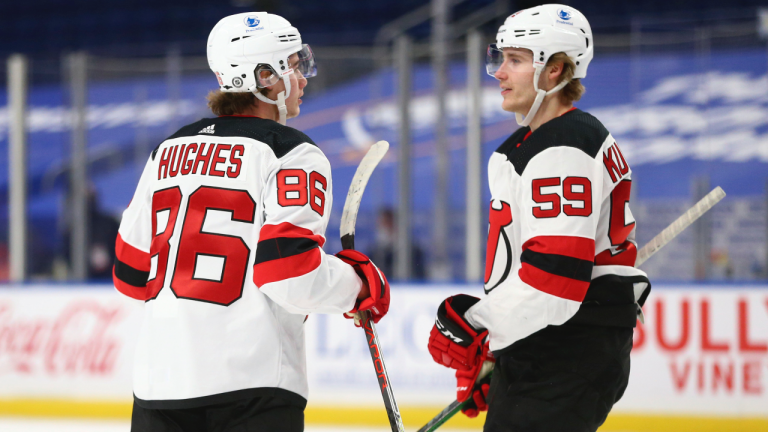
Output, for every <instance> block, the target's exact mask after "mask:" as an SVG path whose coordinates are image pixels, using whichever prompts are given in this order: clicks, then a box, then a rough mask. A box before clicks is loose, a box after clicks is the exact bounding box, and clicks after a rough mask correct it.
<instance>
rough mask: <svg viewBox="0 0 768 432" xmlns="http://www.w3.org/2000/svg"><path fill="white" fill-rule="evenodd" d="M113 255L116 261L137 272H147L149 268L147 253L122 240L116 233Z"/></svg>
mask: <svg viewBox="0 0 768 432" xmlns="http://www.w3.org/2000/svg"><path fill="white" fill-rule="evenodd" d="M115 255H116V256H117V259H118V260H120V261H122V262H124V263H125V264H128V265H129V266H131V267H133V268H135V269H136V270H139V271H145V272H148V271H149V270H150V268H151V266H152V265H151V264H150V256H149V253H147V252H143V251H141V250H139V249H137V248H135V247H133V246H131V245H130V244H128V243H126V242H125V240H123V237H122V236H121V235H120V233H117V241H116V242H115Z"/></svg>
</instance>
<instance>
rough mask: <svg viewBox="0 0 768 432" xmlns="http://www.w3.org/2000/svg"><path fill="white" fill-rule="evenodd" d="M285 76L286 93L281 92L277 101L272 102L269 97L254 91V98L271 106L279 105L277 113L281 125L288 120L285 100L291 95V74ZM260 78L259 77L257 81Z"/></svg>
mask: <svg viewBox="0 0 768 432" xmlns="http://www.w3.org/2000/svg"><path fill="white" fill-rule="evenodd" d="M292 73H293V72H291V73H289V74H285V75H283V82H284V83H285V91H281V92H280V93H278V94H277V100H272V99H270V98H268V97H266V96H265V95H264V94H263V93H261V92H260V91H258V89H257V90H255V91H253V94H254V96H256V99H258V100H260V101H262V102H265V103H268V104H270V105H277V112H278V118H279V120H278V121H279V122H280V124H281V125H285V122H286V119H287V117H288V108H287V107H286V106H285V100H286V99H288V96H290V95H291V74H292ZM258 78H259V77H258V76H257V79H258ZM273 85H274V84H273Z"/></svg>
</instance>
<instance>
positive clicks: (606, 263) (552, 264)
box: [429, 4, 650, 432]
mask: <svg viewBox="0 0 768 432" xmlns="http://www.w3.org/2000/svg"><path fill="white" fill-rule="evenodd" d="M593 46H594V43H593V40H592V32H591V30H590V27H589V23H588V22H587V19H586V18H585V17H584V15H582V14H581V13H580V12H579V11H577V10H576V9H574V8H571V7H568V6H563V5H555V4H549V5H543V6H537V7H534V8H531V9H526V10H522V11H520V12H517V13H515V14H513V15H511V16H509V17H508V18H507V19H506V21H505V22H504V25H502V26H501V28H500V29H499V31H498V34H497V36H496V43H495V44H492V45H490V46H489V47H488V56H487V62H486V64H487V71H488V73H489V74H490V75H493V76H494V77H496V79H497V80H498V81H499V86H500V88H501V96H502V98H503V100H502V107H503V108H504V109H505V110H506V111H510V112H514V113H516V117H517V121H518V123H519V124H520V126H521V127H520V128H519V129H518V130H517V131H515V132H514V133H513V134H512V136H510V137H509V138H508V139H507V140H506V141H505V142H504V143H503V144H502V145H501V146H500V147H499V148H498V149H497V150H496V152H495V153H494V154H493V155H492V156H491V159H490V162H489V164H488V180H489V186H490V190H491V198H492V199H491V208H490V218H489V219H490V228H489V233H488V244H487V254H486V267H485V293H486V295H485V297H484V298H483V299H482V300H481V299H478V298H475V297H472V296H468V295H456V296H453V297H450V298H448V299H446V300H445V301H444V302H443V303H442V304H441V305H440V307H439V309H438V313H437V319H436V321H435V326H434V327H433V329H432V332H431V334H430V339H429V351H430V353H431V354H432V356H433V357H434V360H435V361H436V362H438V363H440V364H443V365H445V366H448V367H451V368H454V369H457V372H456V377H457V382H458V383H457V396H458V399H459V400H462V401H463V400H469V403H468V404H467V406H466V408H465V409H464V410H463V411H464V413H465V414H467V415H469V416H470V417H474V416H476V415H477V412H478V411H481V410H485V409H487V410H488V416H487V418H486V422H485V429H484V430H485V431H494V432H495V431H515V432H530V431H542V432H549V431H557V432H565V431H595V430H596V429H597V428H598V427H599V426H600V425H601V424H602V423H603V422H604V421H605V419H606V416H607V415H608V413H609V412H610V410H611V408H612V406H613V404H614V403H616V401H618V400H619V399H620V398H621V396H622V394H623V392H624V390H625V388H626V386H627V381H628V378H629V354H630V350H631V348H632V334H633V330H632V329H633V327H634V326H635V324H636V320H637V317H638V314H639V313H641V310H640V308H639V305H642V304H643V302H644V301H645V298H646V296H647V295H648V292H649V291H650V283H649V281H648V278H647V276H646V275H645V273H643V272H642V271H640V270H638V269H636V268H634V265H635V258H636V255H637V249H636V243H635V222H634V219H633V218H632V213H631V212H630V210H629V199H630V196H629V195H630V189H631V182H632V180H631V175H632V172H631V170H630V168H629V165H627V161H626V160H625V158H624V156H622V153H621V150H620V149H619V146H618V144H617V143H616V140H615V139H614V138H613V137H612V136H611V134H610V133H609V132H608V131H607V130H606V128H605V127H604V126H603V125H602V124H601V123H600V122H599V121H598V120H597V119H596V118H595V117H593V116H591V115H589V114H588V113H586V112H583V111H580V110H578V109H576V108H574V107H573V102H574V101H577V100H578V99H579V98H580V96H581V94H582V93H583V91H584V88H583V86H582V85H581V83H580V79H581V78H584V77H585V76H586V74H587V67H588V66H589V62H590V61H591V60H592V55H593ZM491 353H492V354H491ZM494 359H495V362H496V363H495V369H494V371H493V375H492V378H491V379H490V385H489V384H488V382H487V381H481V382H480V383H478V384H477V385H475V380H476V378H477V377H478V374H479V371H480V367H481V365H482V363H483V362H484V361H493V360H494Z"/></svg>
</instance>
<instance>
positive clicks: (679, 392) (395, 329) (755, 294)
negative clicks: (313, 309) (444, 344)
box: [0, 285, 768, 418]
mask: <svg viewBox="0 0 768 432" xmlns="http://www.w3.org/2000/svg"><path fill="white" fill-rule="evenodd" d="M460 292H463V293H467V294H471V295H478V296H479V295H482V288H481V287H480V286H479V285H397V286H393V291H392V304H391V308H390V313H389V314H388V315H387V316H386V317H385V318H384V319H383V320H382V321H381V322H380V323H379V325H378V328H377V329H378V331H379V336H380V339H381V345H382V350H383V355H384V357H385V359H386V361H387V368H388V370H389V373H390V379H391V385H392V388H393V390H394V392H395V395H396V396H397V398H398V403H399V404H400V405H401V406H403V407H408V406H416V405H421V406H442V405H447V404H448V403H449V402H450V401H452V400H453V399H455V397H456V396H455V379H454V377H453V371H452V370H449V369H447V368H445V367H442V366H439V365H437V364H435V363H434V362H433V361H432V358H431V356H430V355H429V353H428V352H427V340H428V337H429V331H430V329H431V327H432V325H433V323H434V319H435V312H436V310H437V306H438V305H439V303H440V301H441V300H443V299H444V298H445V297H447V296H449V295H452V294H456V293H460ZM180 301H186V300H180ZM222 307H225V306H222ZM644 311H645V324H644V325H640V326H638V327H637V329H636V330H635V339H634V349H633V352H632V372H631V376H630V382H629V386H628V388H627V390H626V392H625V393H624V396H623V398H622V400H621V401H620V402H619V403H618V404H617V405H616V406H615V408H614V412H617V413H637V414H665V415H689V416H702V417H703V416H725V417H766V418H768V286H758V285H751V286H747V285H734V286H729V285H717V286H711V285H663V286H662V285H659V286H654V288H653V291H652V292H651V295H650V297H649V298H648V302H647V303H646V305H645V307H644ZM142 317H143V304H142V303H141V302H137V301H134V300H130V299H127V298H124V297H122V296H121V295H120V294H118V293H117V292H116V291H115V290H114V288H112V287H111V286H107V285H105V286H93V285H90V286H82V285H80V286H74V285H72V286H62V285H51V286H44V285H24V286H15V287H13V286H4V287H2V288H0V400H12V399H14V398H20V399H24V398H35V399H51V400H59V401H60V400H62V399H64V400H67V399H71V400H78V401H93V402H99V401H107V400H109V401H124V402H125V403H126V404H130V402H131V398H132V391H131V389H132V386H131V379H132V363H133V353H134V350H135V344H136V338H137V336H138V334H139V332H140V328H141V322H142ZM305 335H306V342H307V372H308V376H309V388H310V396H309V404H310V406H312V405H313V404H317V403H327V401H329V400H330V401H334V403H336V404H340V405H343V406H348V407H352V406H370V407H374V406H375V407H378V406H379V405H380V404H381V395H380V394H379V392H378V388H377V383H376V378H375V375H373V374H372V373H371V368H372V365H371V359H370V357H369V355H368V353H367V349H368V347H367V344H366V341H365V336H364V334H363V332H362V331H360V329H358V328H355V327H354V326H353V325H352V321H351V320H346V319H344V318H342V317H341V316H328V315H310V316H309V317H308V319H307V321H306V324H305ZM254 367H258V365H254Z"/></svg>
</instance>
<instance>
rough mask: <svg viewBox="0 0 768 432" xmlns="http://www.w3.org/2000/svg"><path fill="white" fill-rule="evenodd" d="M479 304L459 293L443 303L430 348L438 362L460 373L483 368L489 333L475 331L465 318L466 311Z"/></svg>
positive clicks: (430, 336) (438, 312) (431, 335)
mask: <svg viewBox="0 0 768 432" xmlns="http://www.w3.org/2000/svg"><path fill="white" fill-rule="evenodd" d="M479 301H480V299H479V298H477V297H472V296H468V295H464V294H459V295H455V296H453V297H448V298H447V299H445V300H444V301H443V303H441V304H440V307H439V308H438V309H437V318H436V319H435V325H434V326H433V327H432V332H431V333H430V335H429V345H428V348H429V353H430V354H432V358H433V359H434V360H435V362H437V363H440V364H441V365H443V366H447V367H449V368H452V369H457V370H460V371H472V370H474V369H475V368H478V369H479V368H480V366H481V365H482V363H483V357H484V354H485V353H484V352H483V345H484V342H485V341H484V339H485V337H486V336H487V335H488V330H486V329H477V328H474V327H473V326H472V325H471V324H470V323H469V322H468V321H467V320H466V318H464V313H465V312H466V311H467V309H469V308H470V307H472V305H474V304H475V303H477V302H479ZM475 376H477V375H475Z"/></svg>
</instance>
